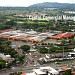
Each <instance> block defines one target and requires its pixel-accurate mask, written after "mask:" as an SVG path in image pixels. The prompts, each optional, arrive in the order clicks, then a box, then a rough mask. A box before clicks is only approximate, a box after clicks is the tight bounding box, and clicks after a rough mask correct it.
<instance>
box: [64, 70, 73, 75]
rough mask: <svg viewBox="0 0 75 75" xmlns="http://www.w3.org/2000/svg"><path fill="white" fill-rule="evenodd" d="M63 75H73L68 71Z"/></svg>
mask: <svg viewBox="0 0 75 75" xmlns="http://www.w3.org/2000/svg"><path fill="white" fill-rule="evenodd" d="M63 75H72V74H71V70H66V71H65V72H64V74H63Z"/></svg>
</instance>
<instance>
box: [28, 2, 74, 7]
mask: <svg viewBox="0 0 75 75" xmlns="http://www.w3.org/2000/svg"><path fill="white" fill-rule="evenodd" d="M29 7H31V8H75V3H72V4H70V3H57V2H53V3H52V2H44V3H38V4H33V5H31V6H29Z"/></svg>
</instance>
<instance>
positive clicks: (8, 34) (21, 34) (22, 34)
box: [0, 30, 74, 43]
mask: <svg viewBox="0 0 75 75" xmlns="http://www.w3.org/2000/svg"><path fill="white" fill-rule="evenodd" d="M73 35H74V34H72V33H70V32H65V33H62V32H44V33H40V32H36V31H33V30H30V31H21V30H10V31H5V32H2V33H1V34H0V37H1V38H6V39H8V40H17V41H21V40H22V41H26V42H32V43H34V42H41V41H43V40H45V39H47V38H52V39H62V38H69V37H72V36H73Z"/></svg>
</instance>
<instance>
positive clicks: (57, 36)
mask: <svg viewBox="0 0 75 75" xmlns="http://www.w3.org/2000/svg"><path fill="white" fill-rule="evenodd" d="M71 36H73V34H72V33H70V32H65V33H60V34H57V35H55V36H54V37H55V38H59V39H60V38H63V37H66V38H67V37H71Z"/></svg>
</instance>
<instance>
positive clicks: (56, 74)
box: [21, 65, 74, 75]
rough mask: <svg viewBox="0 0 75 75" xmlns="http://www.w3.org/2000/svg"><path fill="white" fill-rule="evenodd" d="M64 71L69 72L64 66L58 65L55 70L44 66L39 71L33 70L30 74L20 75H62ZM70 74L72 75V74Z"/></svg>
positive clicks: (68, 68)
mask: <svg viewBox="0 0 75 75" xmlns="http://www.w3.org/2000/svg"><path fill="white" fill-rule="evenodd" d="M66 70H71V68H70V67H68V66H65V65H60V66H58V67H57V68H55V69H54V68H52V67H50V66H45V67H40V68H39V69H33V72H32V73H23V74H21V75H63V74H64V72H65V71H66ZM72 74H73V75H74V72H72Z"/></svg>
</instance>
